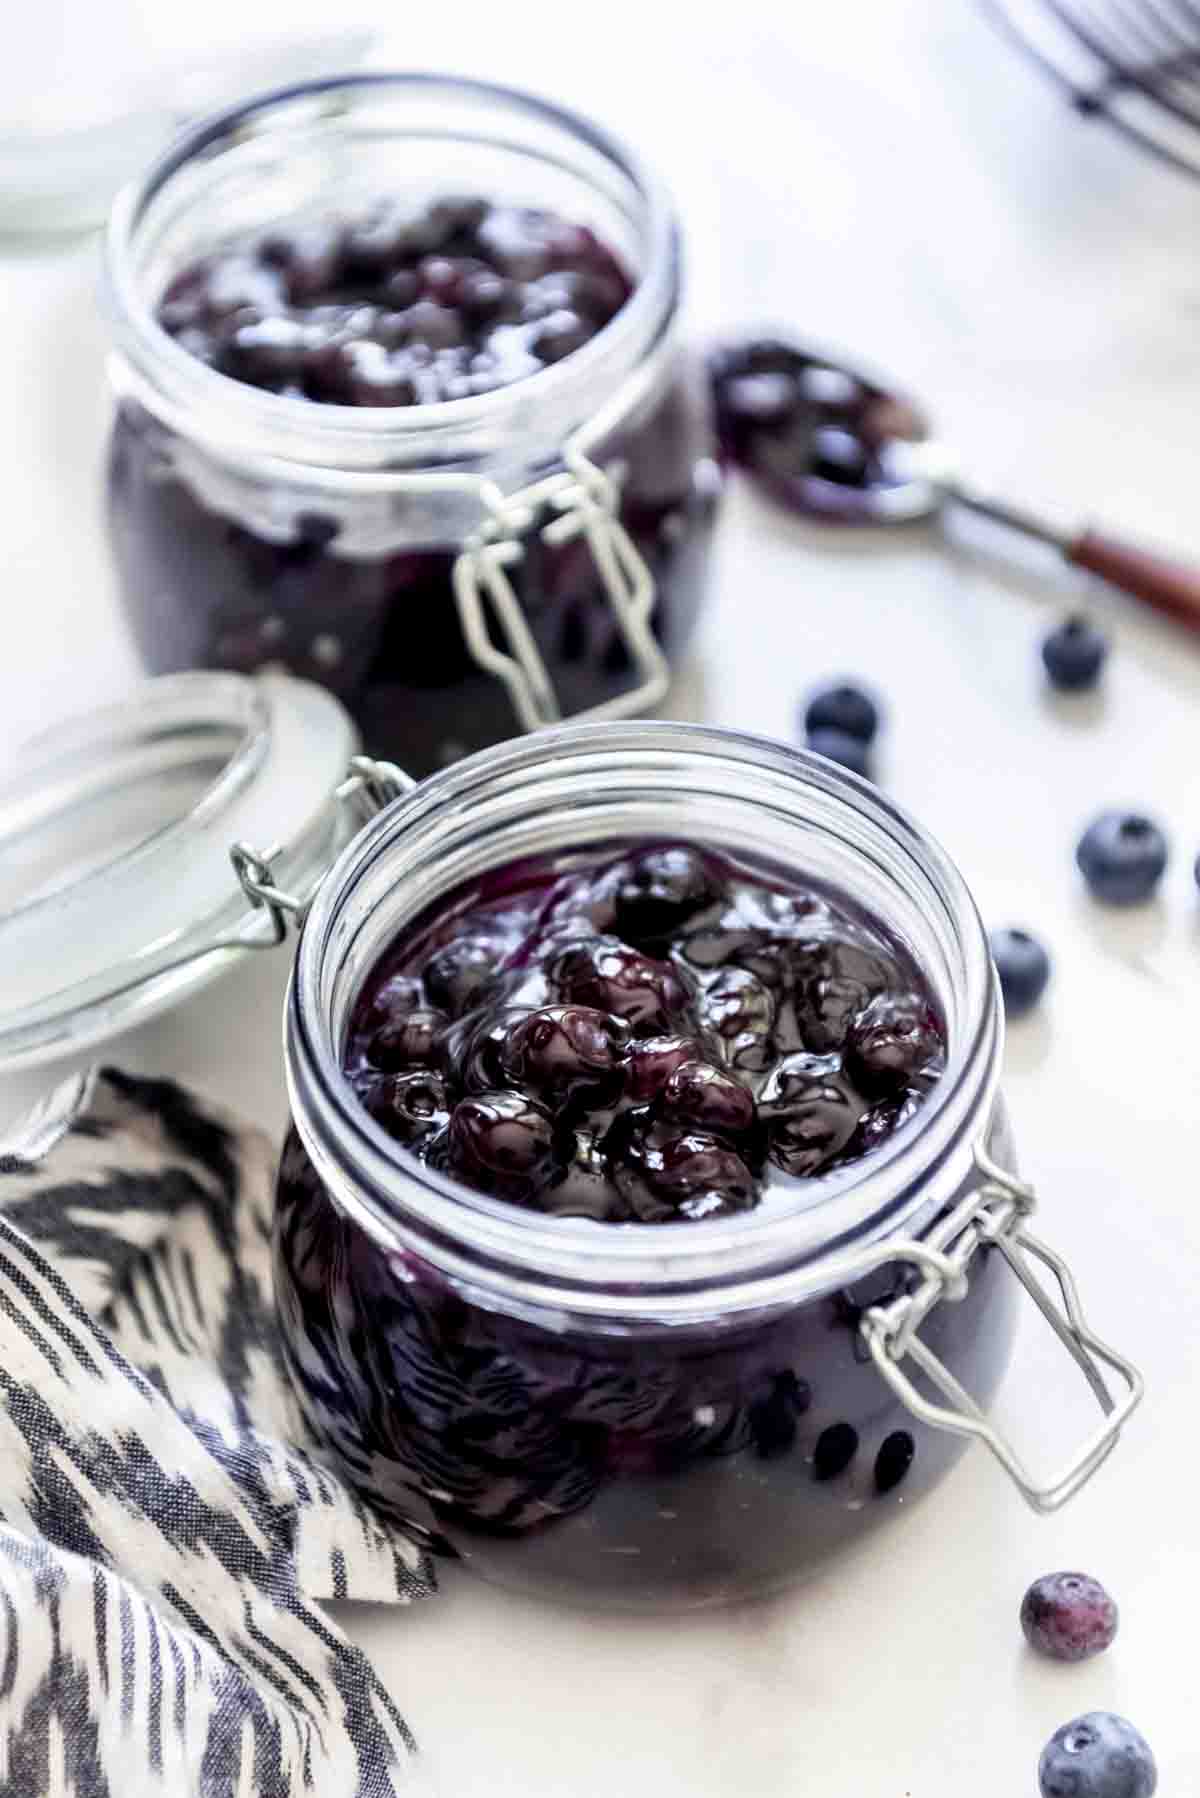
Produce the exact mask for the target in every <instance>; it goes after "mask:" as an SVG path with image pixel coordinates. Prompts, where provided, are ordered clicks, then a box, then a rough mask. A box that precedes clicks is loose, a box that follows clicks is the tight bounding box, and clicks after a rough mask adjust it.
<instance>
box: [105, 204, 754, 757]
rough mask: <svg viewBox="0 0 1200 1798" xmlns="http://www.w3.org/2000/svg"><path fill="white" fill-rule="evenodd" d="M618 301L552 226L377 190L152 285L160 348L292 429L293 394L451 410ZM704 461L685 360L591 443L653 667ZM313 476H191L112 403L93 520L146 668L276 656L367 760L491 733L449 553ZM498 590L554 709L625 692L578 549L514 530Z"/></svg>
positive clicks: (705, 521)
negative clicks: (391, 197)
mask: <svg viewBox="0 0 1200 1798" xmlns="http://www.w3.org/2000/svg"><path fill="white" fill-rule="evenodd" d="M631 292H632V282H631V278H630V275H629V274H628V273H627V271H626V270H625V268H624V267H623V266H622V264H621V262H620V260H619V259H618V257H617V256H616V255H615V254H614V253H613V252H612V251H611V250H610V249H609V248H608V247H607V246H606V245H605V244H604V243H602V242H601V241H600V240H599V238H598V237H597V236H596V235H595V234H594V233H593V232H592V231H591V230H590V229H588V228H587V227H585V226H582V225H579V224H576V223H573V222H572V221H570V220H568V219H565V218H562V217H560V216H559V215H557V214H555V213H553V212H549V211H546V210H541V209H536V208H530V207H513V206H506V205H503V204H500V203H498V202H493V201H490V200H487V199H483V198H478V197H465V196H464V197H446V198H444V199H441V200H438V201H435V202H433V203H432V204H430V205H428V206H426V207H424V208H421V209H419V210H415V211H414V210H413V209H411V208H403V207H400V206H398V205H395V204H392V203H390V202H388V201H386V200H381V201H380V202H379V204H378V205H376V206H374V207H372V208H369V209H368V210H366V211H363V212H361V213H358V214H353V215H347V216H345V217H340V218H326V219H322V220H320V221H317V222H316V223H308V224H298V223H293V224H288V223H281V224H280V225H279V226H278V227H277V228H273V229H270V230H267V231H264V232H260V233H258V234H256V235H245V236H242V237H239V238H233V239H230V240H229V241H227V242H225V243H222V244H218V245H216V246H214V247H213V248H212V249H211V250H210V251H209V252H208V253H207V254H205V255H204V256H202V257H199V258H198V259H196V260H194V261H193V262H191V263H190V264H189V265H187V266H186V267H184V268H182V269H180V270H179V271H178V272H177V273H176V274H175V276H174V278H173V279H171V280H170V282H169V284H168V285H167V286H166V288H165V290H164V292H163V293H162V295H161V298H160V300H159V302H158V319H159V322H160V324H161V325H162V327H163V329H164V331H165V332H166V333H167V334H168V335H169V336H170V337H171V338H172V339H173V340H174V343H175V345H176V346H178V348H179V349H181V350H184V351H186V352H187V353H188V354H189V355H190V356H192V357H194V358H196V359H197V360H198V361H200V362H202V363H204V364H205V365H207V366H208V367H209V368H211V369H212V370H214V371H215V372H216V373H217V374H219V375H221V376H223V377H225V378H226V379H227V380H229V381H230V382H237V383H239V384H240V385H242V386H243V387H254V388H258V389H261V390H262V391H263V393H264V394H265V395H268V396H272V397H277V398H279V399H281V400H285V401H288V402H292V406H291V410H292V412H293V414H294V413H295V410H296V407H295V402H300V403H301V404H308V405H311V406H312V407H313V408H314V409H315V408H327V407H352V408H358V407H371V408H375V409H379V410H380V424H379V429H380V431H384V430H386V429H387V428H389V427H388V420H387V418H386V416H384V414H386V413H387V412H388V411H391V412H393V413H397V414H399V413H401V412H408V411H411V410H412V409H414V408H416V409H419V408H421V407H422V406H424V405H427V404H433V403H437V404H453V403H454V402H456V401H464V402H470V401H472V400H473V399H474V400H477V399H478V398H479V397H480V396H483V395H486V394H488V393H490V392H492V391H493V390H498V389H501V388H505V387H508V386H509V385H511V384H513V383H517V382H521V381H524V380H526V379H528V378H529V377H531V376H536V375H537V374H538V373H539V372H540V371H542V370H544V369H546V368H549V367H552V366H555V365H557V364H560V363H562V362H563V361H564V360H566V359H567V358H569V357H571V356H572V355H574V354H575V352H576V351H578V350H580V349H583V348H585V347H586V346H587V345H588V344H589V342H590V341H591V340H592V339H593V338H595V337H596V336H597V335H598V334H599V333H602V332H603V331H605V329H606V328H607V327H608V326H609V325H610V324H611V323H612V321H613V320H614V318H615V317H616V315H617V314H618V313H619V312H620V311H621V309H622V307H623V306H624V304H625V302H626V300H627V299H628V298H629V296H630V294H631ZM314 416H315V412H314ZM296 425H297V419H296V418H295V416H293V418H292V420H291V423H290V425H289V426H288V429H289V431H290V432H291V433H292V435H293V436H294V433H295V429H296ZM518 447H519V446H518ZM714 449H715V444H714V441H713V439H712V435H711V428H710V420H709V405H708V396H707V391H706V384H705V382H704V381H703V379H702V377H701V376H700V375H699V371H696V370H689V369H688V367H687V365H686V364H685V363H680V364H678V365H677V366H676V367H675V370H674V373H673V374H672V375H671V377H670V378H669V380H668V381H667V382H666V383H665V384H664V387H663V389H662V391H661V393H660V394H659V395H658V396H657V397H656V398H655V399H654V400H653V401H652V402H651V403H648V404H647V405H645V406H644V407H643V409H642V410H641V411H640V412H639V413H638V414H637V416H636V417H635V418H633V419H632V420H631V421H630V423H629V424H628V425H623V426H621V427H620V428H619V430H618V432H617V433H616V434H615V435H614V436H613V437H612V439H611V440H610V441H608V442H606V443H605V444H603V445H599V446H597V449H596V454H597V456H598V457H599V459H600V460H601V461H602V462H603V463H604V464H605V465H606V466H607V465H609V464H610V463H611V464H612V465H614V466H617V467H619V469H620V472H621V486H620V504H619V515H620V519H621V522H622V523H623V524H624V526H625V528H626V529H627V530H628V531H629V533H630V535H631V536H632V538H633V540H634V542H635V544H636V546H637V548H638V549H639V551H640V552H641V554H642V556H643V557H644V559H645V560H646V561H647V563H648V564H649V566H650V569H651V572H652V573H653V575H654V577H655V582H656V603H655V610H654V614H653V617H652V624H653V627H654V630H655V632H656V634H657V635H658V637H659V639H660V641H661V642H662V643H663V645H664V647H665V648H666V649H667V650H668V652H669V653H677V652H678V650H679V649H680V648H681V647H682V645H683V644H684V642H685V641H686V639H687V637H688V634H689V633H690V630H691V627H692V625H693V623H694V621H695V615H696V612H697V610H698V608H699V605H700V601H701V598H702V594H703V586H704V576H705V561H706V552H707V542H708V536H709V533H710V530H711V526H712V523H713V519H714V515H715V510H716V503H717V498H718V495H719V489H720V476H719V471H718V469H717V466H716V463H715V462H714V460H713V452H714ZM322 474H323V471H322V469H321V468H317V469H315V470H310V469H308V468H306V466H305V464H304V463H303V462H302V461H297V462H296V464H295V476H294V480H289V481H287V482H284V483H283V484H282V485H281V486H280V487H279V488H278V489H277V490H276V489H265V488H263V487H262V486H261V484H260V483H256V482H255V481H253V480H249V479H247V480H243V479H241V477H240V476H237V475H236V472H235V475H234V476H233V477H231V476H230V473H229V471H228V470H227V469H225V468H224V467H223V466H220V467H218V466H214V467H213V468H209V466H208V464H207V461H206V457H205V455H204V453H203V452H201V451H200V449H199V448H198V446H197V445H195V444H187V443H186V442H185V440H184V439H182V438H181V437H180V436H179V435H178V434H177V433H176V432H175V431H174V430H172V429H168V428H167V427H166V426H165V425H164V424H163V423H162V422H161V421H160V420H158V419H156V418H155V417H153V416H151V414H150V412H149V411H148V410H146V409H145V408H144V407H142V406H140V405H139V404H137V403H136V402H134V401H133V400H128V401H126V402H125V403H123V404H122V406H121V408H120V411H119V414H118V418H117V423H116V427H115V430H114V435H113V442H112V451H111V457H110V493H109V498H110V518H111V525H112V533H113V542H114V547H115V551H116V557H117V563H118V569H119V572H120V575H121V577H122V585H123V589H124V596H125V601H126V605H127V608H128V610H129V613H130V618H131V623H132V625H133V629H134V634H135V637H136V639H137V641H138V645H139V648H140V650H141V653H142V656H143V659H144V660H145V662H146V663H147V665H148V666H149V667H150V669H151V670H152V671H153V672H154V673H159V674H161V673H170V672H173V671H175V670H178V669H182V668H194V667H211V668H231V669H234V670H236V671H239V672H244V673H252V672H254V671H256V670H258V669H260V668H262V667H264V666H282V667H283V668H285V669H286V670H287V671H288V672H290V673H293V674H297V675H300V676H302V677H304V678H305V679H309V680H314V681H318V682H320V683H321V684H323V685H325V686H328V687H330V688H331V689H332V690H333V691H334V692H336V693H337V694H338V695H339V697H340V698H341V699H342V700H343V702H344V703H345V704H346V705H347V706H348V707H349V709H350V711H351V712H352V713H353V715H354V717H355V719H356V721H357V723H358V725H359V728H360V731H361V733H362V736H363V738H364V742H365V747H366V748H367V750H368V751H369V752H370V753H373V754H377V755H385V756H390V757H392V758H394V759H396V760H398V761H400V762H402V763H403V765H404V766H405V767H406V768H407V769H408V770H409V771H410V772H411V773H414V774H418V775H419V774H423V773H428V772H431V771H432V770H433V769H435V768H437V767H440V766H442V765H444V764H445V763H446V762H448V761H451V760H454V759H455V758H456V757H458V756H460V755H462V754H465V753H467V752H468V751H470V750H473V749H477V748H482V747H484V746H485V745H487V744H489V743H494V742H498V741H501V740H503V739H504V738H507V737H510V736H512V735H514V734H515V732H516V730H517V729H518V722H517V719H516V716H515V714H514V712H513V708H512V703H511V700H510V699H509V696H508V693H507V690H506V688H505V687H504V685H503V683H501V682H500V681H498V680H497V679H496V678H495V677H494V676H493V675H491V674H490V673H488V672H486V671H484V670H482V669H481V668H480V667H479V666H478V664H477V663H476V661H475V660H474V659H473V657H472V655H471V653H470V651H469V648H468V645H467V641H466V638H465V636H464V634H463V631H462V628H461V625H460V622H459V615H458V611H457V609H456V604H455V598H454V593H453V588H452V569H453V564H454V559H455V554H456V550H457V544H456V543H453V542H449V543H447V542H439V541H427V540H425V539H424V538H421V537H420V536H419V535H418V534H417V533H416V532H415V529H414V528H410V525H409V524H408V523H407V522H406V520H408V519H410V517H411V516H412V514H411V509H410V512H408V513H400V512H396V513H395V514H389V515H388V517H387V519H386V520H385V521H381V519H380V515H379V503H378V501H377V500H376V499H375V497H374V496H372V495H368V497H367V499H366V500H359V499H356V498H355V497H354V496H353V495H349V496H347V495H345V494H342V493H338V492H335V493H334V494H333V495H332V497H331V496H330V493H329V490H328V486H327V484H326V483H324V482H323V480H322V478H321V477H322ZM363 483H365V485H366V486H367V487H369V486H370V480H369V476H368V474H366V473H365V472H364V474H363ZM510 576H511V578H512V580H513V582H514V585H515V587H516V590H517V594H518V597H519V599H520V601H521V604H522V607H523V610H524V613H525V616H526V620H527V623H528V625H529V629H530V631H531V633H532V636H533V639H534V641H535V643H536V645H537V648H538V650H539V652H540V654H541V656H542V658H543V660H544V662H545V664H546V666H547V669H548V671H549V673H550V676H551V679H552V681H553V683H554V687H555V689H556V692H557V693H558V696H559V699H560V702H561V704H562V708H563V711H564V713H566V714H569V713H571V712H574V711H579V710H582V709H584V708H585V707H588V706H592V705H595V704H598V703H601V702H603V701H606V700H611V699H613V698H614V697H616V696H617V695H619V694H620V693H622V692H623V691H626V690H628V689H629V688H630V687H631V686H632V685H633V684H634V682H635V679H636V671H635V669H634V667H633V663H632V660H631V658H630V655H629V651H628V648H627V645H626V642H625V639H624V636H623V634H622V632H621V630H620V627H619V625H618V622H617V619H616V616H615V614H614V613H613V610H612V608H611V606H610V604H609V603H608V600H607V598H606V597H605V595H604V592H603V589H602V587H601V584H600V582H599V579H598V577H597V574H596V571H595V569H594V567H593V565H592V562H591V559H590V556H589V553H588V549H587V546H586V544H585V543H583V542H582V541H574V542H571V543H567V544H562V545H557V546H551V545H547V544H546V543H544V542H543V541H541V539H540V538H539V537H538V536H537V535H536V533H529V534H528V536H527V541H526V543H525V554H524V556H523V558H522V560H521V562H520V563H519V564H517V565H515V566H514V567H513V568H512V569H511V570H510Z"/></svg>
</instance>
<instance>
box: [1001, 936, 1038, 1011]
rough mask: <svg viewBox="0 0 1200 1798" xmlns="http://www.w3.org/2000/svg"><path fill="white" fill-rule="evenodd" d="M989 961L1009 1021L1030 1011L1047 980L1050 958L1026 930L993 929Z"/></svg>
mask: <svg viewBox="0 0 1200 1798" xmlns="http://www.w3.org/2000/svg"><path fill="white" fill-rule="evenodd" d="M988 940H989V942H990V943H991V947H992V960H993V961H994V962H995V964H996V972H997V974H999V976H1000V991H1001V992H1002V993H1003V994H1004V1009H1005V1011H1006V1012H1007V1013H1008V1015H1009V1017H1010V1018H1019V1017H1023V1016H1024V1014H1025V1013H1026V1012H1027V1011H1032V1010H1033V1007H1034V1006H1035V1005H1036V1004H1037V1002H1038V1000H1039V999H1040V998H1041V996H1042V994H1043V993H1044V992H1045V990H1046V983H1047V982H1048V980H1049V979H1050V957H1049V956H1048V955H1047V954H1046V951H1045V949H1043V947H1042V945H1041V944H1040V943H1039V942H1038V940H1037V938H1036V937H1035V936H1030V934H1029V932H1028V931H1027V930H993V931H992V933H991V936H990V937H989V939H988Z"/></svg>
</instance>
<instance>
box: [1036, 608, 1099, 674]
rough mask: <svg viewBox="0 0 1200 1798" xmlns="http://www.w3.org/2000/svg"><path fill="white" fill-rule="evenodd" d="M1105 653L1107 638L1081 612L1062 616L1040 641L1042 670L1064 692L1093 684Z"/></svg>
mask: <svg viewBox="0 0 1200 1798" xmlns="http://www.w3.org/2000/svg"><path fill="white" fill-rule="evenodd" d="M1107 656H1108V638H1107V637H1106V636H1105V635H1104V633H1103V631H1100V630H1097V628H1096V626H1095V625H1094V624H1093V623H1092V621H1091V619H1090V618H1087V617H1085V616H1084V615H1083V613H1081V612H1075V613H1073V614H1072V615H1071V617H1069V618H1066V619H1064V620H1063V622H1062V623H1061V624H1060V625H1059V626H1058V627H1057V628H1056V629H1055V630H1052V631H1051V632H1050V635H1049V636H1048V637H1047V638H1046V640H1045V642H1044V643H1043V644H1042V661H1043V662H1044V663H1045V666H1046V673H1047V674H1048V675H1049V676H1050V679H1051V681H1052V682H1053V684H1054V685H1055V686H1056V687H1059V688H1061V689H1062V691H1063V692H1065V693H1075V692H1079V691H1081V690H1082V689H1083V688H1084V687H1094V686H1095V684H1096V682H1097V681H1098V680H1099V678H1100V670H1101V669H1102V668H1103V666H1104V663H1105V660H1106V659H1107Z"/></svg>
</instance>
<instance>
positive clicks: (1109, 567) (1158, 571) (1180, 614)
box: [1063, 527, 1200, 630]
mask: <svg viewBox="0 0 1200 1798" xmlns="http://www.w3.org/2000/svg"><path fill="white" fill-rule="evenodd" d="M1063 554H1064V555H1065V556H1066V558H1067V561H1068V562H1072V563H1074V565H1075V567H1076V568H1086V569H1087V570H1088V572H1089V574H1098V575H1099V576H1100V577H1101V579H1102V580H1106V581H1111V582H1112V585H1113V586H1114V587H1120V588H1121V589H1122V591H1123V592H1125V593H1132V594H1133V595H1134V597H1135V598H1136V599H1141V600H1145V602H1146V604H1147V605H1149V606H1153V607H1154V609H1155V611H1156V612H1165V613H1166V615H1167V616H1168V617H1169V618H1174V619H1176V620H1177V621H1178V622H1179V623H1180V624H1187V625H1190V626H1191V628H1192V629H1193V630H1200V568H1198V567H1190V566H1189V565H1188V564H1187V563H1186V562H1179V561H1176V560H1174V559H1173V558H1172V557H1171V556H1168V555H1163V554H1162V553H1161V552H1160V551H1158V550H1153V549H1146V548H1144V547H1143V546H1141V545H1140V544H1137V543H1131V542H1130V541H1129V540H1128V539H1127V538H1122V537H1110V536H1109V535H1108V533H1107V532H1106V531H1099V530H1093V529H1091V528H1090V527H1088V528H1086V529H1084V530H1082V531H1080V533H1079V535H1078V536H1077V537H1075V538H1073V539H1072V540H1071V542H1070V543H1068V544H1067V545H1066V547H1065V549H1064V550H1063Z"/></svg>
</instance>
